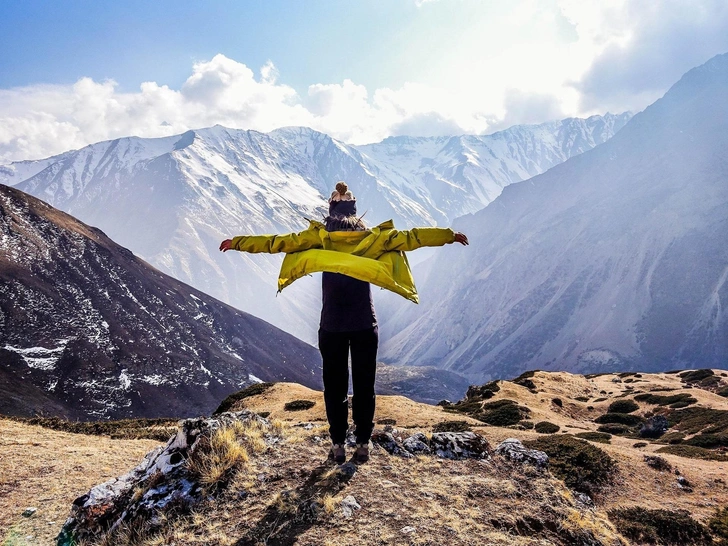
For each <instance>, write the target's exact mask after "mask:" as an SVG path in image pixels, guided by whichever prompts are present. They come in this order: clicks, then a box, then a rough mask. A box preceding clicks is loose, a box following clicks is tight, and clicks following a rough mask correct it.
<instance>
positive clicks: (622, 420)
mask: <svg viewBox="0 0 728 546" xmlns="http://www.w3.org/2000/svg"><path fill="white" fill-rule="evenodd" d="M594 422H595V423H600V424H605V423H619V424H621V425H627V426H629V427H634V426H636V425H639V424H642V423H643V422H644V418H642V417H640V416H639V415H629V414H627V413H605V414H604V415H600V416H599V417H597V418H596V419H594Z"/></svg>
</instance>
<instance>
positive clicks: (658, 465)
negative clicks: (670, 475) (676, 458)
mask: <svg viewBox="0 0 728 546" xmlns="http://www.w3.org/2000/svg"><path fill="white" fill-rule="evenodd" d="M644 461H645V463H647V466H649V467H650V468H654V469H655V470H659V471H660V472H663V471H667V472H670V471H671V470H672V465H671V464H670V463H668V462H667V460H665V459H663V458H662V457H660V456H659V455H645V456H644Z"/></svg>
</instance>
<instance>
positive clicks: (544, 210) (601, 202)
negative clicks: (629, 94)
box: [381, 54, 728, 380]
mask: <svg viewBox="0 0 728 546" xmlns="http://www.w3.org/2000/svg"><path fill="white" fill-rule="evenodd" d="M456 228H457V229H459V230H462V231H464V232H465V233H467V234H468V236H469V238H470V242H471V246H470V247H469V248H467V249H465V251H463V250H462V249H457V248H449V247H448V248H443V249H442V250H441V251H439V252H438V255H437V260H435V261H434V262H433V264H432V266H431V271H430V274H429V276H428V280H427V282H426V283H424V285H423V286H420V288H421V293H422V302H423V303H422V305H421V307H422V309H419V310H418V312H419V313H418V316H415V315H414V313H412V312H411V310H406V312H403V313H401V314H400V315H399V316H398V317H397V326H398V327H399V329H400V332H399V333H398V334H397V335H396V336H395V337H394V338H393V339H390V340H389V341H388V342H387V343H385V344H384V347H383V350H382V351H381V354H382V356H383V358H384V360H385V361H389V362H407V363H411V362H418V363H420V364H421V365H428V364H429V365H435V366H440V367H443V368H447V369H451V370H454V371H458V372H460V373H464V374H468V375H469V376H470V377H471V379H478V380H487V379H490V378H492V377H505V376H513V375H515V374H518V373H520V372H522V371H524V370H527V369H534V368H540V369H546V370H556V369H558V370H568V371H578V372H587V371H607V370H617V369H619V370H628V369H638V370H646V371H649V370H666V369H673V368H702V367H705V368H710V367H724V366H725V362H726V358H728V315H727V314H726V313H725V310H724V307H725V305H726V301H727V300H728V283H727V282H726V280H727V279H728V245H726V241H728V54H725V55H720V56H717V57H715V58H713V59H712V60H710V61H709V62H708V63H706V64H705V65H703V66H700V67H698V68H695V69H693V70H691V71H690V72H688V73H687V74H685V76H683V78H682V79H681V80H680V81H679V82H678V83H676V84H675V85H674V86H673V87H672V88H671V89H670V90H669V91H668V93H667V94H666V95H665V96H664V97H663V98H662V99H660V100H658V101H657V102H656V103H655V104H653V105H652V106H650V107H649V108H647V109H646V110H645V111H644V112H642V113H640V114H637V115H636V116H634V118H633V119H632V120H631V121H629V123H628V124H627V125H626V126H625V127H624V128H623V129H622V130H621V131H620V132H619V133H618V134H617V135H616V136H615V137H614V138H612V139H611V140H609V141H608V142H606V143H605V144H603V145H601V146H598V147H596V148H594V149H593V150H591V151H588V152H585V153H583V154H582V155H579V156H578V157H574V158H571V159H569V160H568V161H566V162H564V163H562V164H561V165H558V166H556V167H554V168H552V169H551V170H549V171H548V172H546V173H545V174H542V175H540V176H536V177H534V178H532V179H531V180H528V181H525V182H522V183H518V184H513V185H511V186H509V187H507V188H506V189H505V190H504V191H503V193H502V195H501V196H500V197H498V199H496V200H495V201H494V202H493V203H491V205H490V206H488V207H487V208H485V209H484V210H482V211H480V212H478V213H476V214H473V215H469V216H466V217H464V218H462V219H461V220H460V221H458V222H456Z"/></svg>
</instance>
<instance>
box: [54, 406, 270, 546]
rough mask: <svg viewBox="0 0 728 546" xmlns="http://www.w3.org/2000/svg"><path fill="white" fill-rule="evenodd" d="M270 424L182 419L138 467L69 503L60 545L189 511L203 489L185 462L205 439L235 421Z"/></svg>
mask: <svg viewBox="0 0 728 546" xmlns="http://www.w3.org/2000/svg"><path fill="white" fill-rule="evenodd" d="M250 420H257V421H260V422H262V423H264V424H266V425H267V424H268V421H267V420H266V419H264V418H263V417H260V416H259V415H257V414H255V413H253V412H251V411H247V410H245V411H241V412H237V413H223V414H220V415H217V416H215V417H214V418H210V419H186V420H184V421H181V422H180V425H179V429H178V430H177V434H176V435H175V436H173V437H172V438H170V440H169V441H168V442H167V444H166V445H165V446H163V447H159V448H157V449H154V450H152V451H150V452H149V453H147V455H146V456H145V457H144V459H143V460H142V462H141V463H140V464H139V465H137V466H136V468H134V469H132V470H131V471H129V472H127V473H126V474H124V475H123V476H119V477H118V478H113V479H111V480H109V481H107V482H105V483H102V484H100V485H97V486H95V487H93V488H92V489H91V490H90V491H89V492H88V493H86V494H85V495H82V496H81V497H78V498H77V499H76V500H75V501H73V506H72V508H71V514H70V516H69V518H68V520H66V523H65V524H64V525H63V528H62V529H61V532H60V534H59V535H58V538H57V544H58V546H72V545H74V544H78V543H79V542H83V541H86V540H88V541H89V542H90V541H93V539H94V538H95V537H97V536H99V535H100V534H102V533H105V532H107V531H110V530H114V529H116V528H118V527H119V526H121V525H123V524H127V523H130V522H132V521H133V520H136V519H137V518H143V519H144V520H145V521H147V522H148V524H149V525H150V526H152V527H153V526H155V525H159V524H161V516H162V515H163V513H164V510H165V508H167V507H168V506H172V507H174V510H175V511H184V510H188V509H190V508H191V507H192V506H193V505H194V504H196V503H197V502H199V501H200V500H201V498H202V487H201V485H200V484H199V483H198V482H197V479H196V477H195V476H194V475H193V474H192V472H191V471H190V470H189V469H188V468H187V465H186V464H185V461H186V460H187V459H188V458H189V457H190V455H192V454H193V453H194V451H195V449H197V447H198V446H199V445H200V440H201V439H202V438H203V437H208V438H209V436H210V435H211V433H212V432H214V431H215V430H217V429H218V428H220V427H222V426H227V425H230V424H232V423H233V422H234V421H250Z"/></svg>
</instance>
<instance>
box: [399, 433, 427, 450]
mask: <svg viewBox="0 0 728 546" xmlns="http://www.w3.org/2000/svg"><path fill="white" fill-rule="evenodd" d="M402 447H404V448H405V449H406V450H407V451H409V452H410V453H412V454H414V455H419V454H429V453H431V451H430V446H429V445H428V440H427V436H425V435H424V434H423V433H422V432H418V433H416V434H413V435H412V436H410V437H409V438H407V439H406V440H405V441H404V442H402Z"/></svg>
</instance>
